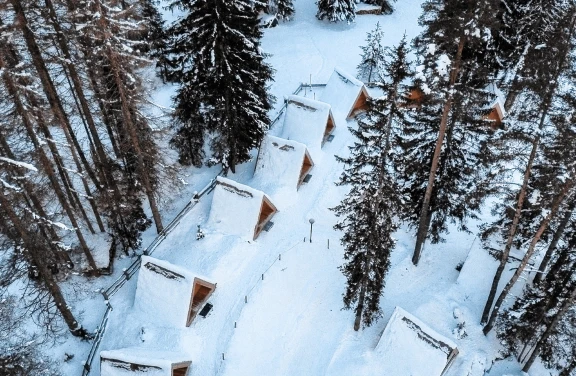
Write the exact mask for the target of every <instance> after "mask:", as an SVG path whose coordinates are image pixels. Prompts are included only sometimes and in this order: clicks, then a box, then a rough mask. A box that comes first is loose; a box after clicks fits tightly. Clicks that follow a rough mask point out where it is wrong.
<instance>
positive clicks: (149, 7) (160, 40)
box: [137, 0, 170, 81]
mask: <svg viewBox="0 0 576 376" xmlns="http://www.w3.org/2000/svg"><path fill="white" fill-rule="evenodd" d="M140 3H141V5H140V7H141V10H140V14H141V17H142V21H143V22H144V23H145V25H146V27H145V30H144V35H142V36H141V43H140V44H139V45H138V46H137V48H139V49H140V50H141V51H143V52H145V53H147V54H148V56H150V57H151V58H153V59H155V60H156V69H158V70H159V71H160V77H161V78H162V80H164V81H168V80H169V76H170V66H169V60H168V56H167V53H166V43H167V40H166V39H167V36H166V32H165V30H164V20H163V19H162V15H161V14H160V12H158V9H157V8H156V7H157V6H158V4H159V1H158V0H140Z"/></svg>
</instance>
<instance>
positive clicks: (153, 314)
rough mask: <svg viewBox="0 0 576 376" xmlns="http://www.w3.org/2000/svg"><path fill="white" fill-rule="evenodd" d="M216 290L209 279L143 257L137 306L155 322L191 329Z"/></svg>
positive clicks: (164, 262)
mask: <svg viewBox="0 0 576 376" xmlns="http://www.w3.org/2000/svg"><path fill="white" fill-rule="evenodd" d="M215 289H216V284H214V283H211V282H208V280H207V278H200V277H199V276H196V275H194V274H193V273H191V272H190V271H188V270H186V269H184V268H182V267H179V266H177V265H174V264H171V263H169V262H167V261H164V260H158V259H156V258H153V257H150V256H142V259H141V263H140V272H139V274H138V283H137V285H136V297H135V302H134V304H135V306H137V307H138V308H139V309H141V310H143V311H145V312H146V314H147V316H148V317H150V318H151V319H153V320H157V321H161V322H163V323H165V324H169V325H172V326H175V327H178V326H180V325H185V326H190V325H191V324H192V322H193V321H194V318H195V317H196V315H197V314H198V312H199V311H200V310H201V309H202V307H203V306H204V304H205V303H206V302H207V300H208V299H209V298H210V296H211V295H212V293H213V292H214V290H215Z"/></svg>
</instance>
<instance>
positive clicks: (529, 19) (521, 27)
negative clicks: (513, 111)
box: [493, 0, 568, 110]
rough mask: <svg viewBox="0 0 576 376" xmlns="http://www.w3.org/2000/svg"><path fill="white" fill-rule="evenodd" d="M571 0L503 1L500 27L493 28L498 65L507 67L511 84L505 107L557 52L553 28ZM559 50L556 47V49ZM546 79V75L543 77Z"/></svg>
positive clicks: (500, 11) (506, 70)
mask: <svg viewBox="0 0 576 376" xmlns="http://www.w3.org/2000/svg"><path fill="white" fill-rule="evenodd" d="M567 5H568V2H564V1H558V0H536V1H525V0H512V1H507V2H506V3H501V5H500V9H499V11H498V16H497V17H498V19H499V21H500V22H499V27H497V28H494V30H493V34H494V37H495V46H496V51H497V55H498V65H499V67H500V68H501V69H504V70H505V73H506V75H505V77H504V80H505V81H506V83H507V86H508V96H507V98H506V104H505V108H506V110H508V109H510V108H511V106H512V104H513V103H514V101H515V99H516V97H517V95H518V94H519V93H520V92H521V91H522V90H523V88H524V87H525V85H526V84H527V83H529V82H530V81H532V80H533V79H534V78H537V79H538V77H539V76H541V73H542V72H541V70H542V69H543V70H546V69H547V65H548V63H549V56H550V55H551V54H557V53H558V52H557V49H556V48H555V46H554V45H555V44H557V43H558V42H560V43H561V41H558V40H554V37H553V36H554V34H555V32H554V30H556V29H557V27H558V24H559V22H560V21H561V19H562V17H563V14H565V12H566V9H567V7H566V6H567ZM555 50H556V51H555ZM540 78H541V79H544V82H546V81H545V78H544V77H540Z"/></svg>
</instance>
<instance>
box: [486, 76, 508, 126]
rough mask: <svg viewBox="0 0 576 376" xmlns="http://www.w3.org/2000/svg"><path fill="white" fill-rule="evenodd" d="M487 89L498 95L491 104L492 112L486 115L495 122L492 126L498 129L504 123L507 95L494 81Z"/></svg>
mask: <svg viewBox="0 0 576 376" xmlns="http://www.w3.org/2000/svg"><path fill="white" fill-rule="evenodd" d="M486 91H488V92H490V93H491V94H493V95H495V96H496V97H495V99H494V101H493V102H492V103H491V104H490V106H489V108H491V110H490V113H488V115H486V119H487V120H490V121H493V122H494V123H493V125H492V128H494V129H496V128H499V127H500V126H501V125H502V121H504V117H506V110H505V109H504V103H505V96H504V93H502V91H500V89H499V88H498V87H497V86H496V85H495V84H493V83H492V84H490V85H488V87H487V88H486Z"/></svg>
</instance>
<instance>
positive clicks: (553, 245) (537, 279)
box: [532, 201, 576, 284]
mask: <svg viewBox="0 0 576 376" xmlns="http://www.w3.org/2000/svg"><path fill="white" fill-rule="evenodd" d="M575 206H576V201H572V202H571V203H570V205H569V207H568V208H567V209H566V213H564V217H562V220H561V221H560V223H559V224H558V228H557V229H556V231H555V232H554V236H552V241H551V242H550V245H549V246H548V249H547V250H546V254H545V255H544V257H543V258H542V261H541V262H540V266H539V267H538V272H537V273H536V276H534V280H533V281H532V282H533V283H534V284H539V283H540V282H541V281H542V279H543V278H544V272H545V271H546V268H547V267H548V263H549V262H550V259H551V258H552V255H553V254H554V252H556V247H557V246H558V242H559V241H560V239H561V238H562V235H564V230H565V229H566V226H567V225H568V223H569V222H570V219H571V218H572V213H573V212H574V207H575Z"/></svg>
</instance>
